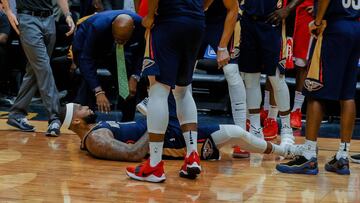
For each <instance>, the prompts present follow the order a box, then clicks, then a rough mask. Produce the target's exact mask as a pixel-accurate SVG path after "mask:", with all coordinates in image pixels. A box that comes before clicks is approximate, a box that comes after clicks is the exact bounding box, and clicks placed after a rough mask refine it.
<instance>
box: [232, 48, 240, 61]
mask: <svg viewBox="0 0 360 203" xmlns="http://www.w3.org/2000/svg"><path fill="white" fill-rule="evenodd" d="M239 56H240V49H239V47H235V48H234V49H233V50H232V51H231V56H230V57H231V59H236V58H238V57H239Z"/></svg>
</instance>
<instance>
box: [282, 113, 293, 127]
mask: <svg viewBox="0 0 360 203" xmlns="http://www.w3.org/2000/svg"><path fill="white" fill-rule="evenodd" d="M280 119H281V128H282V129H283V128H290V129H291V126H290V114H288V115H286V116H280Z"/></svg>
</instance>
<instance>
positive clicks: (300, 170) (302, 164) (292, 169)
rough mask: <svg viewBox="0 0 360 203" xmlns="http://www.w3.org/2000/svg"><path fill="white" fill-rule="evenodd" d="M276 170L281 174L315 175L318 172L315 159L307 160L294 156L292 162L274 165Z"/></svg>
mask: <svg viewBox="0 0 360 203" xmlns="http://www.w3.org/2000/svg"><path fill="white" fill-rule="evenodd" d="M276 169H277V170H278V171H280V172H282V173H297V174H308V175H316V174H318V172H319V169H318V164H317V159H316V158H311V159H310V160H307V159H306V158H305V157H304V156H296V157H295V159H294V160H292V161H289V162H287V163H281V164H277V165H276Z"/></svg>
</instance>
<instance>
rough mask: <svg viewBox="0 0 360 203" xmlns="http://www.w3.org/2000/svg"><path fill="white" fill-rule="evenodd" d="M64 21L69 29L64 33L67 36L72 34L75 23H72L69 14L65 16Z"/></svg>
mask: <svg viewBox="0 0 360 203" xmlns="http://www.w3.org/2000/svg"><path fill="white" fill-rule="evenodd" d="M66 23H67V24H68V26H69V29H70V30H69V32H67V33H66V34H65V35H66V36H67V37H68V36H70V35H72V34H73V33H74V31H75V23H74V21H73V19H72V17H71V15H68V16H66Z"/></svg>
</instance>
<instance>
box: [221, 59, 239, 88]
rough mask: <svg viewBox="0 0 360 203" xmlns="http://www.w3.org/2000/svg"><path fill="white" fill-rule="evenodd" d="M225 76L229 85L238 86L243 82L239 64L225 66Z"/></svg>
mask: <svg viewBox="0 0 360 203" xmlns="http://www.w3.org/2000/svg"><path fill="white" fill-rule="evenodd" d="M223 70H224V75H225V78H226V80H227V82H228V84H229V85H236V84H239V83H240V82H242V81H241V80H242V79H241V76H240V73H239V66H238V65H237V64H228V65H226V66H224V68H223Z"/></svg>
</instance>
